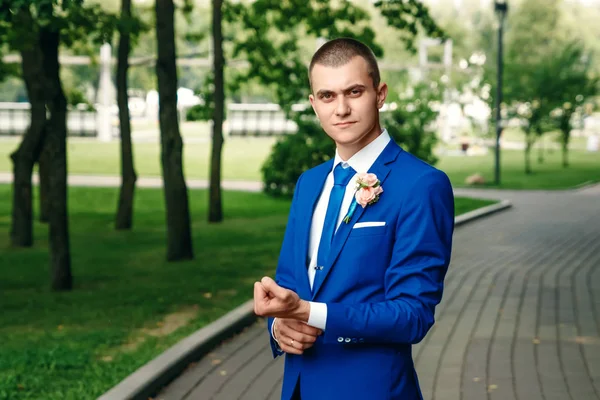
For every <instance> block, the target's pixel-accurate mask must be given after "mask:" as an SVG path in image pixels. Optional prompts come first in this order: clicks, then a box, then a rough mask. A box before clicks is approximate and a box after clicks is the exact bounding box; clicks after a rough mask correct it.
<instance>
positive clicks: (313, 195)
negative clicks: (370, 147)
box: [268, 140, 454, 400]
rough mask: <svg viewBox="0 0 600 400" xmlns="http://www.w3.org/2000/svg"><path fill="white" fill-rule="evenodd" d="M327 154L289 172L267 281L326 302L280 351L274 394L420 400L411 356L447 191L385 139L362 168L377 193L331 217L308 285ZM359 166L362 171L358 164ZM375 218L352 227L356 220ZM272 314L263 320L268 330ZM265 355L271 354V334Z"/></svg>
mask: <svg viewBox="0 0 600 400" xmlns="http://www.w3.org/2000/svg"><path fill="white" fill-rule="evenodd" d="M332 163H333V161H332V160H330V161H328V162H326V163H324V164H321V165H319V166H317V167H315V168H313V169H310V170H308V171H306V172H305V173H304V174H302V176H301V177H300V178H299V179H298V182H297V185H296V190H295V193H294V199H293V201H292V206H291V210H290V214H289V221H288V224H287V227H286V232H285V236H284V239H283V245H282V248H281V254H280V257H279V263H278V266H277V272H276V276H275V280H276V281H277V283H278V284H279V285H281V286H283V287H286V288H288V289H291V290H293V291H295V292H296V293H298V295H299V296H300V298H302V299H305V300H310V301H318V302H325V303H327V326H326V329H325V331H324V333H323V335H322V336H320V337H319V338H318V339H317V342H316V343H315V345H314V346H313V347H312V348H310V349H308V350H306V351H305V352H304V354H303V355H301V356H297V355H290V354H287V355H286V356H285V358H286V359H285V373H284V380H283V391H282V399H284V400H288V399H290V398H291V396H292V393H293V390H294V388H295V386H296V384H297V383H298V382H299V384H300V389H301V394H302V399H308V400H321V399H323V400H325V399H327V400H332V399H344V400H353V399H356V400H364V399H370V400H384V399H402V400H412V399H422V395H421V391H420V388H419V383H418V380H417V375H416V372H415V369H414V364H413V360H412V354H411V345H412V344H414V343H418V342H419V341H421V340H422V339H423V338H424V337H425V335H426V333H427V332H428V330H429V329H430V328H431V326H432V325H433V323H434V311H435V306H436V305H437V304H438V303H439V302H440V300H441V297H442V289H443V283H444V277H445V274H446V271H447V268H448V264H449V262H450V253H451V247H452V234H453V230H454V197H453V193H452V187H451V185H450V182H449V180H448V178H447V176H446V175H445V174H444V173H443V172H441V171H439V170H437V169H435V168H433V167H432V166H430V165H428V164H426V163H424V162H422V161H421V160H419V159H417V158H416V157H414V156H412V155H411V154H409V153H407V152H405V151H403V150H402V149H401V148H400V147H399V146H398V145H397V144H396V143H395V142H394V141H393V140H392V141H390V143H389V144H388V145H387V147H386V148H385V149H384V151H383V152H382V153H381V155H380V156H379V157H378V159H377V160H376V161H375V163H374V164H373V166H372V167H371V169H370V170H369V171H368V172H371V173H374V174H376V175H377V177H378V178H379V180H380V181H381V184H382V187H383V190H384V192H383V193H382V195H381V197H380V199H379V201H378V202H377V203H375V204H372V205H369V206H367V207H366V208H364V209H363V208H362V207H360V206H358V207H357V208H356V212H355V213H354V215H353V217H352V219H351V221H350V222H349V223H347V224H346V223H344V222H342V224H341V225H340V227H339V229H338V231H337V232H336V234H335V237H334V239H333V242H332V246H331V253H330V256H329V258H328V260H327V263H326V264H325V265H324V268H323V269H322V270H317V272H316V276H315V281H314V287H313V290H312V291H311V288H310V284H309V280H308V273H307V265H308V259H307V253H308V242H309V234H310V225H311V220H312V214H313V210H314V207H315V205H316V203H317V200H318V198H319V196H320V193H321V190H322V188H323V185H324V183H325V180H326V178H327V175H328V174H329V173H330V172H331V169H332ZM359 172H362V171H359ZM368 221H373V222H375V221H376V222H383V221H385V226H376V227H366V228H359V229H353V226H354V224H355V223H356V222H368ZM271 325H272V319H271V318H269V320H268V329H269V336H270V331H271ZM271 345H272V349H273V354H274V356H278V355H281V353H280V352H279V351H278V350H277V347H276V343H275V342H274V340H273V339H272V338H271Z"/></svg>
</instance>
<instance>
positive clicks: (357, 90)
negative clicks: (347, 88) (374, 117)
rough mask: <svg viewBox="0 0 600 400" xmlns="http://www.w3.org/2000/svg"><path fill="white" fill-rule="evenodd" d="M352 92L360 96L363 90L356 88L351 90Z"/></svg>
mask: <svg viewBox="0 0 600 400" xmlns="http://www.w3.org/2000/svg"><path fill="white" fill-rule="evenodd" d="M350 94H351V95H353V96H358V95H359V94H361V91H360V90H359V89H354V90H352V91H351V92H350Z"/></svg>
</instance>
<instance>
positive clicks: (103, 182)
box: [0, 172, 263, 192]
mask: <svg viewBox="0 0 600 400" xmlns="http://www.w3.org/2000/svg"><path fill="white" fill-rule="evenodd" d="M12 181H13V174H12V173H10V172H0V183H12ZM32 181H33V183H34V184H37V183H38V182H39V180H38V175H37V174H33V178H32ZM68 183H69V186H98V187H117V186H120V185H121V177H120V176H110V175H73V174H70V175H69V177H68ZM186 183H187V187H188V189H206V188H208V186H209V182H208V180H206V179H186ZM136 186H137V187H142V188H162V186H163V181H162V178H161V177H160V176H149V177H148V176H146V177H144V176H143V177H139V178H138V180H137V182H136ZM262 186H263V185H262V182H257V181H229V180H224V181H221V187H222V188H223V189H226V190H241V191H244V192H260V191H261V190H262Z"/></svg>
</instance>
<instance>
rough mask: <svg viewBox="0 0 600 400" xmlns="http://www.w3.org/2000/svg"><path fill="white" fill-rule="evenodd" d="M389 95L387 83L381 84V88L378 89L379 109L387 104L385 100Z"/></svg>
mask: <svg viewBox="0 0 600 400" xmlns="http://www.w3.org/2000/svg"><path fill="white" fill-rule="evenodd" d="M387 95H388V86H387V84H385V83H383V82H382V83H380V84H379V88H378V89H377V108H381V107H383V105H384V104H385V99H386V98H387Z"/></svg>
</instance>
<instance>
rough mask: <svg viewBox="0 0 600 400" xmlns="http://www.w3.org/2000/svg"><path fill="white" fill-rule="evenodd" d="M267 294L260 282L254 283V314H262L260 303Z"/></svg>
mask: <svg viewBox="0 0 600 400" xmlns="http://www.w3.org/2000/svg"><path fill="white" fill-rule="evenodd" d="M266 295H267V292H265V289H264V287H263V286H262V284H261V283H260V282H255V283H254V313H255V314H256V315H259V316H262V307H261V305H262V303H263V302H264V299H265V297H266Z"/></svg>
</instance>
